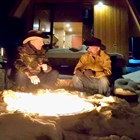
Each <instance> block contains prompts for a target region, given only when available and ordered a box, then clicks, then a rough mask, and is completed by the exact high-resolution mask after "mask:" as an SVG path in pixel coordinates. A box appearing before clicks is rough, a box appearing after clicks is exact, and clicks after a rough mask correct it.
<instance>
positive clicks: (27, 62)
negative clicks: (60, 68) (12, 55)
mask: <svg viewBox="0 0 140 140" xmlns="http://www.w3.org/2000/svg"><path fill="white" fill-rule="evenodd" d="M39 64H48V70H51V66H49V62H48V59H47V57H46V50H45V49H43V48H42V49H41V50H40V51H39V50H37V49H36V48H35V47H34V46H32V45H31V44H30V43H27V44H25V45H24V46H20V47H19V48H18V56H17V59H16V60H15V62H14V65H15V67H16V68H17V69H18V70H19V71H21V72H28V73H29V74H30V75H37V74H38V73H40V72H41V68H40V67H39ZM48 70H47V71H46V72H48Z"/></svg>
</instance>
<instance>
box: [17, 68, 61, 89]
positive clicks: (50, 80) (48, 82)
mask: <svg viewBox="0 0 140 140" xmlns="http://www.w3.org/2000/svg"><path fill="white" fill-rule="evenodd" d="M37 76H38V77H39V79H40V83H39V84H37V85H34V84H32V83H31V80H30V79H29V78H28V77H27V76H26V75H25V74H24V73H22V72H20V71H17V73H16V77H15V82H16V86H17V87H21V88H23V89H25V91H34V90H36V89H48V88H49V89H53V88H55V83H56V81H57V78H58V76H59V73H58V71H56V70H52V71H50V72H49V73H44V72H40V73H39V74H38V75H37Z"/></svg>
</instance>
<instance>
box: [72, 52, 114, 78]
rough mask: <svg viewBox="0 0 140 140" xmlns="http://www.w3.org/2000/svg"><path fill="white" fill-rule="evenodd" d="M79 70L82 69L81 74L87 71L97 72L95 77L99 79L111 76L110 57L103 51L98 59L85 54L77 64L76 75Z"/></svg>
mask: <svg viewBox="0 0 140 140" xmlns="http://www.w3.org/2000/svg"><path fill="white" fill-rule="evenodd" d="M77 69H80V70H81V72H84V71H85V70H86V69H90V70H92V71H95V73H96V74H95V77H97V78H98V77H103V76H109V75H111V74H112V72H111V60H110V56H109V55H108V54H107V53H105V52H104V51H102V50H100V54H99V55H97V56H96V58H94V57H93V56H92V55H91V54H89V53H85V54H84V55H82V56H81V58H80V60H79V62H78V63H77V65H76V67H75V69H74V74H75V73H76V70H77Z"/></svg>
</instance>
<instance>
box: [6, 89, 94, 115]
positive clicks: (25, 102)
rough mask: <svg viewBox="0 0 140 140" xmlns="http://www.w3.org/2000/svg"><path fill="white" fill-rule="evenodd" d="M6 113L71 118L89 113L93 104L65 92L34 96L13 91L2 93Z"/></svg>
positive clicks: (57, 91) (50, 92)
mask: <svg viewBox="0 0 140 140" xmlns="http://www.w3.org/2000/svg"><path fill="white" fill-rule="evenodd" d="M3 100H4V102H5V103H6V104H7V108H6V109H7V110H8V111H12V112H15V111H20V112H23V113H28V114H38V115H39V116H71V115H77V114H82V113H87V112H91V111H92V110H93V108H94V106H93V104H91V103H89V102H86V101H85V99H84V98H80V97H79V96H77V95H72V94H70V93H69V92H67V91H65V90H56V91H49V90H46V92H45V93H41V92H39V93H38V94H36V95H33V94H31V93H29V94H27V93H21V92H14V91H5V92H3Z"/></svg>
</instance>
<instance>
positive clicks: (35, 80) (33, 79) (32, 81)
mask: <svg viewBox="0 0 140 140" xmlns="http://www.w3.org/2000/svg"><path fill="white" fill-rule="evenodd" d="M29 78H30V80H31V83H32V84H34V85H37V84H39V83H40V79H39V78H38V77H37V76H36V75H34V76H30V77H29Z"/></svg>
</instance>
